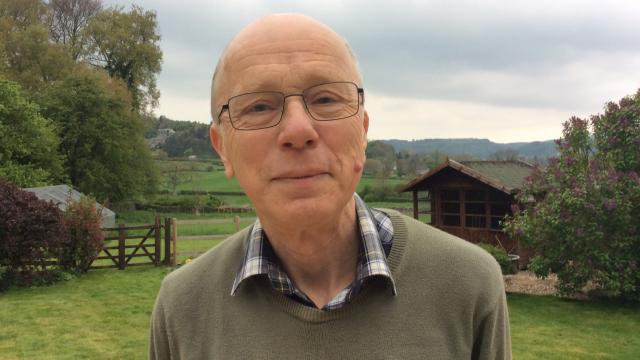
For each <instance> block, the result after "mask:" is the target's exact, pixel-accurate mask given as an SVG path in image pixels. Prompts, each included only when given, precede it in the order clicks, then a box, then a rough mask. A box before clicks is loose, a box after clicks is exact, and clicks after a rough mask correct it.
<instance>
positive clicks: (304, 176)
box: [273, 171, 329, 181]
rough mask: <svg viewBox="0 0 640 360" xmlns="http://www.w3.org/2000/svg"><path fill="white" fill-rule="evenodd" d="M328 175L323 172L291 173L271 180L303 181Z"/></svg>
mask: <svg viewBox="0 0 640 360" xmlns="http://www.w3.org/2000/svg"><path fill="white" fill-rule="evenodd" d="M326 175H329V173H328V172H324V171H307V172H291V173H284V174H280V175H278V176H276V177H274V178H273V181H304V180H314V179H318V178H321V177H323V176H326Z"/></svg>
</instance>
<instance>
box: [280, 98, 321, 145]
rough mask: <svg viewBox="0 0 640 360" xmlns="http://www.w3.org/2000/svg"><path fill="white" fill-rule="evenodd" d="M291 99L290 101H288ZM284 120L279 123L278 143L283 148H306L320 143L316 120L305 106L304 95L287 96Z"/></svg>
mask: <svg viewBox="0 0 640 360" xmlns="http://www.w3.org/2000/svg"><path fill="white" fill-rule="evenodd" d="M287 99H289V101H287ZM283 111H284V113H283V114H282V121H281V122H280V125H278V129H279V130H280V133H279V134H278V144H279V145H280V146H281V147H283V148H290V149H304V148H310V147H314V146H316V145H317V143H318V133H317V131H316V129H315V125H316V124H315V122H316V121H315V120H313V118H311V116H310V115H309V113H308V112H307V109H306V108H305V106H304V101H303V100H302V96H287V98H286V99H285V103H284V109H283Z"/></svg>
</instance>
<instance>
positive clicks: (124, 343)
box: [0, 265, 640, 360]
mask: <svg viewBox="0 0 640 360" xmlns="http://www.w3.org/2000/svg"><path fill="white" fill-rule="evenodd" d="M185 266H189V265H185ZM169 271H170V269H169V268H165V267H158V268H155V267H153V266H147V267H137V268H129V269H127V270H124V271H119V270H92V271H90V272H89V273H88V274H87V275H86V276H82V277H80V278H77V279H73V280H70V281H66V282H62V283H58V284H55V285H53V286H49V287H41V288H29V289H11V290H10V291H9V292H7V293H0V324H2V326H0V358H1V359H4V360H12V359H145V358H146V356H147V355H146V353H147V333H148V330H147V329H148V326H149V316H150V314H151V310H152V307H153V302H154V299H155V296H156V293H157V290H158V288H159V286H160V281H161V279H162V278H163V277H164V276H165V275H166V274H167V272H169ZM508 303H509V312H510V316H511V329H512V338H513V352H514V359H523V360H527V359H630V360H631V359H638V358H640V337H639V336H638V334H639V333H640V306H638V305H623V304H615V303H608V302H577V301H567V300H562V299H558V298H554V297H537V296H525V295H509V296H508Z"/></svg>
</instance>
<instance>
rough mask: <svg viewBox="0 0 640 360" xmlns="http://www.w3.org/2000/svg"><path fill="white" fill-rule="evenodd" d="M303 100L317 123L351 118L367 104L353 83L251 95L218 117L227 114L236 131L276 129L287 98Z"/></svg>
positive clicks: (234, 101) (230, 104) (236, 99)
mask: <svg viewBox="0 0 640 360" xmlns="http://www.w3.org/2000/svg"><path fill="white" fill-rule="evenodd" d="M292 96H302V99H303V102H304V106H305V108H306V109H307V113H309V115H310V116H311V117H312V118H313V119H315V120H317V121H333V120H340V119H345V118H348V117H351V116H353V115H355V114H357V113H358V111H359V110H360V101H361V99H362V101H363V102H364V89H362V88H359V87H358V85H356V84H354V83H352V82H331V83H326V84H320V85H315V86H312V87H310V88H308V89H306V90H304V91H302V93H299V94H288V95H285V94H284V93H282V92H278V91H261V92H250V93H246V94H241V95H236V96H233V97H231V98H229V101H228V102H227V103H226V104H225V105H223V106H222V109H221V110H220V113H219V114H218V120H221V116H222V113H223V112H224V111H225V110H226V111H227V112H228V115H229V120H230V121H231V126H233V127H234V128H235V129H237V130H258V129H265V128H269V127H273V126H276V125H278V124H279V123H280V121H282V115H283V114H284V104H285V100H286V99H287V98H288V97H292Z"/></svg>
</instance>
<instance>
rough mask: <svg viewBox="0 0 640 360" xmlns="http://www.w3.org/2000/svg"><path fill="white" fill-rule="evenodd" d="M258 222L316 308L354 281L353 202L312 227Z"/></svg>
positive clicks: (356, 240) (356, 241) (355, 235)
mask: <svg viewBox="0 0 640 360" xmlns="http://www.w3.org/2000/svg"><path fill="white" fill-rule="evenodd" d="M260 222H261V224H262V227H263V229H264V231H265V233H266V234H267V235H268V236H269V241H270V242H271V245H272V246H273V249H274V251H275V253H276V255H277V256H278V258H279V259H280V262H281V263H282V266H283V268H284V270H285V271H286V272H287V275H288V276H289V278H290V279H291V281H293V283H294V284H295V285H296V287H297V288H299V289H300V290H302V291H303V292H304V293H305V294H306V295H307V296H308V297H309V298H310V299H311V301H313V303H314V304H315V305H316V307H318V308H322V307H324V306H325V305H326V304H327V303H328V302H329V301H330V300H331V299H333V298H334V297H335V296H336V295H337V294H338V293H339V292H340V291H342V290H343V289H344V288H345V287H347V286H348V285H349V284H351V283H352V282H353V280H354V279H355V275H356V264H357V260H358V249H359V235H358V226H357V224H356V210H355V203H354V200H353V199H352V200H351V201H349V202H348V204H347V206H345V208H344V210H343V211H342V212H341V213H340V214H338V216H335V217H332V218H329V219H327V221H323V222H321V223H320V224H315V225H314V226H313V227H308V226H300V224H290V223H285V224H280V223H273V222H269V221H268V220H267V221H263V219H260Z"/></svg>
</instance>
